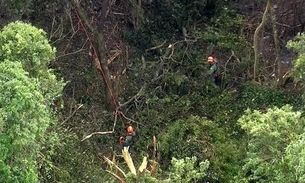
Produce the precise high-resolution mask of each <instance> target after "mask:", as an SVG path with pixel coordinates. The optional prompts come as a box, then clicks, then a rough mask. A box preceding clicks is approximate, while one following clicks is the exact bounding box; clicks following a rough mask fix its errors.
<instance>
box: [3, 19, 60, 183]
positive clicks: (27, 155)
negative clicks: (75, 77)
mask: <svg viewBox="0 0 305 183" xmlns="http://www.w3.org/2000/svg"><path fill="white" fill-rule="evenodd" d="M54 56H55V49H54V48H52V47H51V46H50V45H49V43H48V40H47V39H46V37H45V32H44V31H43V30H41V29H37V28H36V27H33V26H31V25H30V24H26V23H22V22H14V23H10V24H8V25H7V26H6V27H4V28H3V30H2V31H1V32H0V92H1V96H0V107H1V108H0V151H1V153H0V174H1V177H0V182H7V183H11V182H25V183H27V182H29V183H32V182H38V169H39V168H40V167H38V166H39V163H38V162H37V158H38V157H39V156H40V155H39V154H40V152H41V150H42V149H43V147H49V146H51V145H50V144H49V143H51V141H49V140H51V138H49V137H48V135H47V134H46V131H47V129H48V127H49V126H50V124H54V123H55V118H54V115H53V112H52V111H51V108H50V106H51V104H52V103H51V101H52V100H53V99H54V98H55V97H58V96H59V95H60V94H61V92H62V89H63V85H64V84H63V82H62V81H57V79H56V76H55V75H54V74H53V72H52V70H49V69H48V65H47V64H48V63H49V61H50V60H51V59H53V58H54Z"/></svg>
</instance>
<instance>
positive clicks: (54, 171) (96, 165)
mask: <svg viewBox="0 0 305 183" xmlns="http://www.w3.org/2000/svg"><path fill="white" fill-rule="evenodd" d="M58 133H60V134H62V136H61V140H60V141H59V142H58V143H57V144H56V145H55V147H54V148H55V152H54V154H53V155H52V156H51V158H52V159H51V160H53V161H52V162H50V164H45V165H44V166H43V168H44V169H43V170H42V171H43V175H44V176H43V177H40V181H41V182H45V183H49V182H70V183H87V182H109V183H110V182H115V181H112V180H113V177H112V175H111V174H109V173H107V172H106V171H104V170H103V167H102V166H101V162H100V159H99V158H98V157H96V155H95V154H92V153H90V152H94V146H93V145H92V144H90V141H85V142H80V140H79V138H78V137H77V136H76V135H73V134H71V132H68V130H66V129H61V130H60V131H59V132H58Z"/></svg>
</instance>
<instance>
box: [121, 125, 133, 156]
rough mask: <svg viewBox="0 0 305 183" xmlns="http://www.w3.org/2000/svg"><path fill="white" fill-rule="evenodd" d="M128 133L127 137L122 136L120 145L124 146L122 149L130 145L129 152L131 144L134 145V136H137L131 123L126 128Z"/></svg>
mask: <svg viewBox="0 0 305 183" xmlns="http://www.w3.org/2000/svg"><path fill="white" fill-rule="evenodd" d="M126 131H127V134H126V137H125V138H124V137H120V140H119V141H120V145H121V147H122V149H124V147H128V151H129V153H130V152H131V151H130V150H131V146H132V145H133V143H134V141H133V137H134V136H135V132H134V130H133V127H132V126H131V125H129V126H128V127H127V129H126Z"/></svg>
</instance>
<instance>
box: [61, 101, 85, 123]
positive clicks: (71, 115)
mask: <svg viewBox="0 0 305 183" xmlns="http://www.w3.org/2000/svg"><path fill="white" fill-rule="evenodd" d="M83 105H84V104H81V105H79V106H78V107H77V108H76V109H75V110H74V111H73V112H72V114H70V116H68V117H67V118H66V119H65V120H64V121H63V122H61V123H60V125H63V124H64V123H66V122H67V121H68V120H69V119H70V118H72V117H73V116H74V114H75V113H76V112H77V111H78V110H79V109H80V108H81V107H83Z"/></svg>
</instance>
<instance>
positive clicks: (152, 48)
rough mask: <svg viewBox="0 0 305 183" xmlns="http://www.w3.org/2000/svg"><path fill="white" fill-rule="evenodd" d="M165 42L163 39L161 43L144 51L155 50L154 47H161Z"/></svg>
mask: <svg viewBox="0 0 305 183" xmlns="http://www.w3.org/2000/svg"><path fill="white" fill-rule="evenodd" d="M165 43H166V41H164V42H163V43H162V44H160V45H157V46H154V47H151V48H148V49H146V50H145V51H151V50H155V49H158V48H161V47H162V46H163V45H164V44H165Z"/></svg>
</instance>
